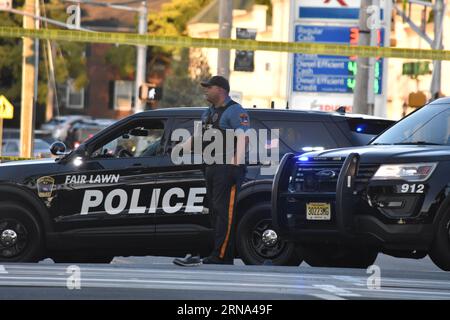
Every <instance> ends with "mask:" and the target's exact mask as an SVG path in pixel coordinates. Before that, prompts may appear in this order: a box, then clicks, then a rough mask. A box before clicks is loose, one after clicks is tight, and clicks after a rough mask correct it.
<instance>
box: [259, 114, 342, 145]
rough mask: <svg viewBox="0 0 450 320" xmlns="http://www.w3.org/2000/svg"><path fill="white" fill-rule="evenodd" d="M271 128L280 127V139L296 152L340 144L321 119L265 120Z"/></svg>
mask: <svg viewBox="0 0 450 320" xmlns="http://www.w3.org/2000/svg"><path fill="white" fill-rule="evenodd" d="M264 124H265V125H267V126H268V127H269V128H270V129H279V130H280V131H279V134H280V140H282V141H283V142H284V143H285V144H286V145H287V146H289V148H291V149H292V150H294V151H296V152H307V151H312V150H320V149H322V148H323V149H332V148H336V147H337V146H338V145H337V143H336V141H334V139H333V137H332V136H331V134H330V133H329V132H328V130H327V128H326V126H325V124H324V123H323V122H320V121H314V122H305V121H295V122H294V121H264Z"/></svg>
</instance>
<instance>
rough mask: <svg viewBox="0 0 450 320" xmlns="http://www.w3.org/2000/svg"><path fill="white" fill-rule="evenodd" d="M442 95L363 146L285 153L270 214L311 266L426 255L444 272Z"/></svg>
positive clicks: (447, 140)
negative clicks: (388, 256)
mask: <svg viewBox="0 0 450 320" xmlns="http://www.w3.org/2000/svg"><path fill="white" fill-rule="evenodd" d="M449 173H450V98H442V99H438V100H435V101H434V102H432V103H430V104H428V105H426V106H425V107H422V108H421V109H419V110H417V111H415V112H414V113H412V114H410V115H408V116H407V117H405V118H403V119H402V120H401V121H399V122H397V123H396V124H395V125H394V126H392V127H390V128H389V129H388V130H386V131H385V132H384V133H382V134H381V135H380V136H378V137H377V138H376V139H374V140H373V141H372V142H371V143H370V144H369V145H367V146H363V147H352V148H344V149H335V150H325V151H321V152H312V153H305V154H303V155H295V154H292V153H291V154H286V155H285V156H284V158H283V159H282V161H281V162H280V165H279V167H278V172H277V174H276V176H275V179H274V184H273V188H274V189H273V190H274V191H273V194H272V196H273V201H272V204H273V219H274V224H275V226H276V230H277V232H279V235H280V236H281V237H283V238H284V239H288V240H290V241H292V242H295V243H297V244H298V249H299V250H298V251H299V252H301V254H302V255H303V256H304V258H305V261H306V262H307V263H308V264H310V265H312V266H334V267H362V268H365V267H367V266H369V265H371V264H372V263H373V262H374V261H375V259H376V257H377V254H378V252H384V253H386V254H389V255H392V256H396V257H409V258H423V257H425V256H426V255H427V254H428V255H429V256H430V257H431V259H432V260H433V261H434V263H435V264H436V265H437V266H438V267H440V268H441V269H443V270H446V271H450V175H449Z"/></svg>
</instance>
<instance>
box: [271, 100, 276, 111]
mask: <svg viewBox="0 0 450 320" xmlns="http://www.w3.org/2000/svg"><path fill="white" fill-rule="evenodd" d="M274 108H275V101H273V100H272V102H270V109H274Z"/></svg>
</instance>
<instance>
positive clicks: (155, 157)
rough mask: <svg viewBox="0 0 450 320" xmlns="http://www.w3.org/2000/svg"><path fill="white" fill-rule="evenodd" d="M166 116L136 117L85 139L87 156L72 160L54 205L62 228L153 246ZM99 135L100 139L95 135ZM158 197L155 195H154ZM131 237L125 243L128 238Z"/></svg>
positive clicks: (97, 236) (58, 181)
mask: <svg viewBox="0 0 450 320" xmlns="http://www.w3.org/2000/svg"><path fill="white" fill-rule="evenodd" d="M166 123H167V119H136V120H134V121H131V122H127V123H125V124H124V125H123V126H119V127H118V128H115V129H113V130H112V131H111V133H110V134H109V135H107V136H106V138H104V139H102V140H100V141H97V142H95V143H94V144H95V145H90V144H89V142H88V143H87V144H86V145H87V148H88V149H89V150H92V152H88V155H87V156H86V157H83V158H82V157H80V158H77V159H74V161H71V162H69V163H67V164H65V166H66V168H65V170H63V171H64V174H61V175H59V176H57V177H54V179H55V180H56V184H57V188H56V189H57V191H56V196H55V199H54V202H55V203H54V204H53V205H52V208H53V210H55V211H57V213H56V215H57V217H56V219H55V221H56V225H57V229H58V231H61V232H72V233H74V232H75V233H78V234H84V235H86V237H87V238H91V236H93V237H94V238H96V239H97V240H99V238H103V239H105V238H111V237H110V236H113V238H114V239H115V240H117V239H120V238H126V241H125V242H120V241H119V245H122V244H123V245H130V244H131V243H133V245H134V246H149V245H150V244H149V243H148V242H142V241H140V240H145V239H147V240H148V239H151V238H152V237H153V235H154V232H155V225H154V213H155V211H156V206H155V205H153V203H155V201H157V200H155V199H154V198H155V192H154V186H155V182H156V177H157V175H158V172H159V164H160V162H161V154H160V151H161V145H162V143H163V141H164V139H165V135H164V133H165V130H164V129H165V125H166ZM94 141H95V139H94ZM152 197H153V198H152ZM125 243H126V244H125Z"/></svg>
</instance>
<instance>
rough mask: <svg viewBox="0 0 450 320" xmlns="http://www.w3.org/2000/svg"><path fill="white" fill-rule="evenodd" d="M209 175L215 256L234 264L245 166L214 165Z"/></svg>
mask: <svg viewBox="0 0 450 320" xmlns="http://www.w3.org/2000/svg"><path fill="white" fill-rule="evenodd" d="M205 176H206V190H207V197H208V204H209V206H208V207H209V210H210V214H211V225H212V226H213V227H214V250H213V252H212V253H211V256H214V257H217V258H220V259H222V260H224V261H232V260H233V259H234V246H235V244H234V239H235V229H236V202H237V201H236V200H237V195H238V193H239V190H240V189H241V185H242V181H243V179H244V176H245V166H233V165H228V164H222V165H217V164H216V165H210V166H207V167H206V170H205Z"/></svg>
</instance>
